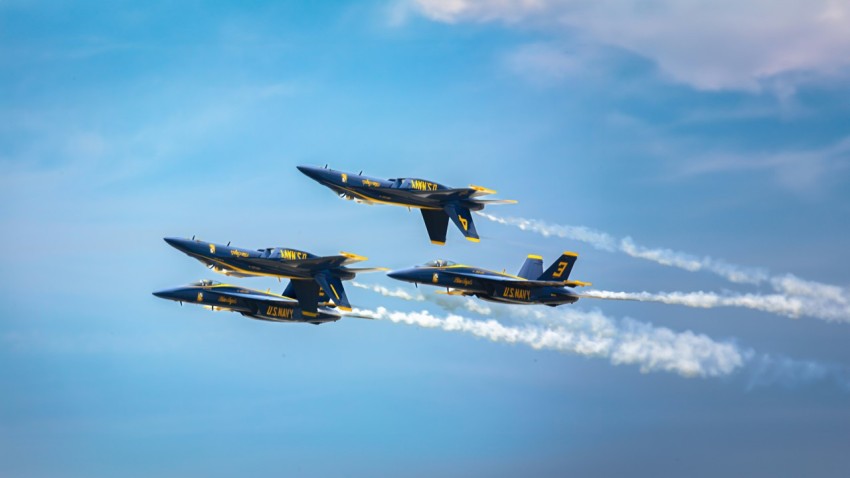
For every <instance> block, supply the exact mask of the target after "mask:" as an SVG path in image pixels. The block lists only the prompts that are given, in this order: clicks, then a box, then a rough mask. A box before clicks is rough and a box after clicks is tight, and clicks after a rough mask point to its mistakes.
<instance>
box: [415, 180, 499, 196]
mask: <svg viewBox="0 0 850 478" xmlns="http://www.w3.org/2000/svg"><path fill="white" fill-rule="evenodd" d="M410 192H411V193H413V194H415V195H417V196H421V197H426V198H431V199H459V198H462V199H465V198H476V197H480V196H488V195H490V194H496V191H493V190H492V189H488V188H485V187H482V186H475V185H473V184H470V185H469V187H468V188H446V189H438V190H436V191H419V190H412V191H410Z"/></svg>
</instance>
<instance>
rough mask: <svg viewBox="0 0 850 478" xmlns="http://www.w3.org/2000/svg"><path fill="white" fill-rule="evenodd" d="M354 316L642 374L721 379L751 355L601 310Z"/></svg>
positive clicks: (369, 313)
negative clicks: (551, 315)
mask: <svg viewBox="0 0 850 478" xmlns="http://www.w3.org/2000/svg"><path fill="white" fill-rule="evenodd" d="M352 313H353V314H357V315H361V316H365V317H370V318H373V319H379V320H389V321H391V322H394V323H403V324H408V325H417V326H420V327H426V328H439V329H442V330H446V331H450V332H464V333H468V334H472V335H475V336H477V337H482V338H486V339H488V340H492V341H494V342H506V343H519V344H524V345H528V346H530V347H532V348H534V349H538V350H540V349H549V350H557V351H561V352H568V353H574V354H578V355H583V356H588V357H601V358H607V359H608V360H609V361H610V362H611V363H612V364H614V365H620V364H632V365H637V366H638V367H640V370H641V372H644V373H646V372H654V371H667V372H673V373H677V374H679V375H681V376H683V377H720V376H725V375H729V374H731V373H733V372H735V371H736V370H737V369H739V368H741V367H743V365H744V363H745V362H746V360H747V358H748V354H750V352H748V351H746V350H740V349H739V348H738V346H737V345H735V344H734V343H732V342H715V341H713V340H712V339H711V338H709V337H707V336H705V335H701V334H700V335H697V334H694V333H693V332H690V331H687V332H681V333H677V332H674V331H672V330H670V329H667V328H663V327H653V326H652V325H650V324H645V323H641V322H638V321H636V320H633V319H623V320H621V321H619V323H618V322H616V321H614V320H612V319H610V318H608V317H606V316H604V315H603V314H602V313H601V312H599V311H598V310H595V311H592V312H587V313H572V314H563V315H562V316H561V317H560V318H559V320H558V322H557V323H554V324H552V325H550V326H548V327H542V326H534V325H525V326H519V327H517V326H507V325H504V324H501V323H499V322H497V321H495V320H492V319H490V320H484V321H481V320H472V319H468V318H466V317H463V316H460V315H456V314H449V315H448V316H446V317H443V318H441V317H436V316H434V315H432V314H431V313H430V312H428V311H427V310H423V311H420V312H401V311H389V310H387V309H386V308H384V307H378V309H377V310H374V311H373V310H361V309H358V310H354V311H353V312H352Z"/></svg>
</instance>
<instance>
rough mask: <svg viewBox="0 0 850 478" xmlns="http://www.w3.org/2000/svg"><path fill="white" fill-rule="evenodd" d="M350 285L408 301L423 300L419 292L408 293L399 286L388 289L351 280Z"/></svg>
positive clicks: (423, 297)
mask: <svg viewBox="0 0 850 478" xmlns="http://www.w3.org/2000/svg"><path fill="white" fill-rule="evenodd" d="M351 285H353V286H354V287H359V288H360V289H366V290H371V291H373V292H377V293H379V294H381V295H382V296H384V297H395V298H396V299H401V300H408V301H417V302H422V301H423V300H425V296H424V295H422V294H420V293H417V294H416V295H412V294H410V293H409V292H407V291H406V290H404V289H402V288H400V287H397V288H395V289H392V290H390V289H388V288H386V287H384V286H382V285H378V284H362V283H360V282H357V281H351Z"/></svg>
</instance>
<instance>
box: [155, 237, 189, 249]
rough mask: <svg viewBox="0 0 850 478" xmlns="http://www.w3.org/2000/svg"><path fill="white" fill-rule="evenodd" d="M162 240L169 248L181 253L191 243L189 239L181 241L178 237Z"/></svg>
mask: <svg viewBox="0 0 850 478" xmlns="http://www.w3.org/2000/svg"><path fill="white" fill-rule="evenodd" d="M162 240H163V241H165V242H167V243H168V245H169V246H171V247H173V248H175V249H178V250H181V251H185V250H186V249H187V247H188V245H189V244H190V243H191V242H192V241H190V240H189V239H181V238H179V237H163V238H162Z"/></svg>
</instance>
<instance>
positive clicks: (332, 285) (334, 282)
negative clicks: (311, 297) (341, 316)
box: [316, 272, 351, 312]
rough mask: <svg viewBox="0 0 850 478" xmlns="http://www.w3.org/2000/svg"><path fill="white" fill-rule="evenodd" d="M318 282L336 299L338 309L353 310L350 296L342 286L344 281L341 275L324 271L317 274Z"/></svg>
mask: <svg viewBox="0 0 850 478" xmlns="http://www.w3.org/2000/svg"><path fill="white" fill-rule="evenodd" d="M316 282H317V283H318V284H319V285H320V286H322V289H324V290H325V293H326V294H327V295H328V297H330V299H331V300H332V301H334V304H336V306H337V308H338V309H340V310H344V311H346V312H351V304H350V303H349V302H348V297H347V296H346V295H345V289H344V288H343V287H342V281H341V280H340V278H339V277H336V276H333V275H331V274H328V273H326V272H323V273H320V274H317V275H316Z"/></svg>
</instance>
